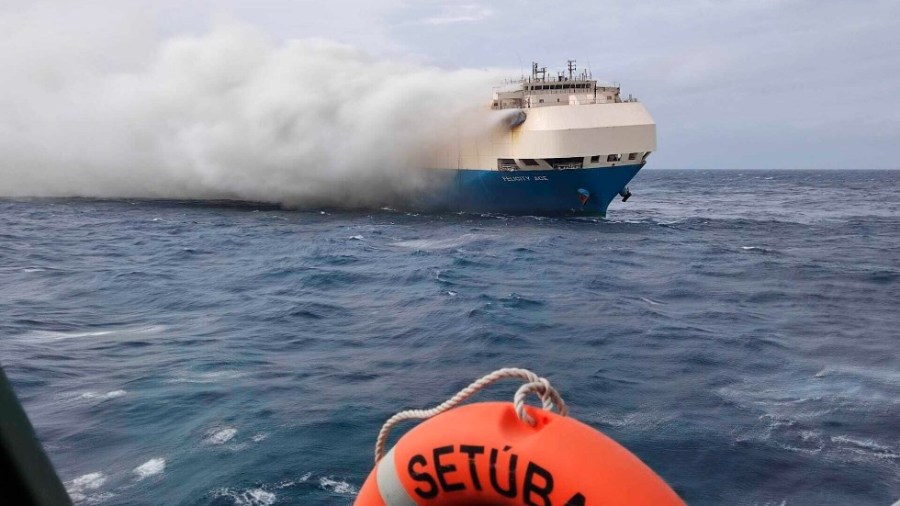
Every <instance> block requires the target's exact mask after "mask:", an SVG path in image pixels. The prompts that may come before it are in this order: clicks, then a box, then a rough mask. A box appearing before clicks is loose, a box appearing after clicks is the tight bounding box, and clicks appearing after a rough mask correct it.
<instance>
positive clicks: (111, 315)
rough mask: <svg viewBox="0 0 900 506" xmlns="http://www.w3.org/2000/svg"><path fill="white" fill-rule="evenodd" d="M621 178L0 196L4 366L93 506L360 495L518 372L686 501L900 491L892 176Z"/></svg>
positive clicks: (800, 499)
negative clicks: (303, 190)
mask: <svg viewBox="0 0 900 506" xmlns="http://www.w3.org/2000/svg"><path fill="white" fill-rule="evenodd" d="M631 188H632V191H633V192H634V197H632V199H630V200H629V201H628V202H626V203H622V202H619V201H617V202H615V203H613V204H612V205H611V206H610V210H609V216H608V217H607V219H593V218H543V217H531V216H519V217H514V216H501V215H478V214H438V215H429V214H416V213H407V212H401V211H396V210H391V209H382V210H373V211H368V212H362V211H341V210H335V209H311V210H310V209H306V210H288V209H281V208H278V207H274V206H267V205H261V204H253V203H229V202H196V201H148V200H89V199H17V200H10V199H6V200H0V360H2V365H3V367H4V369H5V370H6V373H7V375H8V376H9V377H10V379H11V381H12V383H13V385H14V387H15V388H16V391H17V393H18V395H19V397H20V399H21V401H22V403H23V405H24V407H25V409H26V411H27V413H28V414H29V416H30V418H31V420H32V423H33V424H34V426H35V428H36V431H37V433H38V435H39V438H40V439H41V441H42V443H43V444H44V447H45V449H46V451H47V453H48V455H49V457H50V458H51V460H52V461H53V463H54V465H55V466H56V469H57V472H58V474H59V476H60V478H61V479H62V480H63V481H64V482H65V484H66V487H67V489H68V490H69V492H70V494H71V496H72V497H73V499H74V500H75V502H76V503H77V504H105V505H119V504H128V505H141V504H186V505H232V504H235V505H250V504H254V505H268V504H304V505H305V504H311V505H314V504H326V505H330V504H335V505H343V504H350V503H352V501H353V499H354V495H355V494H356V492H357V491H358V490H359V488H360V486H361V485H362V483H363V482H364V480H365V478H366V476H367V474H368V472H369V471H370V469H371V465H372V451H373V445H374V442H375V437H376V435H377V432H378V429H379V428H380V427H381V424H382V423H383V422H384V421H385V420H386V419H387V418H388V417H390V416H391V415H392V414H393V413H395V412H397V411H399V410H402V409H406V408H414V407H423V408H424V407H430V406H433V405H436V404H438V403H440V402H442V401H443V400H445V399H446V398H448V397H450V396H451V395H452V394H453V393H455V392H456V391H457V390H459V389H460V388H462V387H464V386H465V385H467V384H468V383H469V382H471V381H472V380H474V379H476V378H478V377H480V376H482V375H484V374H486V373H488V372H490V371H492V370H494V369H498V368H500V367H504V366H518V367H526V368H529V369H532V370H534V371H535V372H537V373H538V374H540V375H542V376H545V377H547V378H548V379H549V380H550V381H551V382H552V384H553V385H554V386H555V387H556V388H557V389H558V390H559V391H560V393H561V394H562V396H563V398H564V399H566V401H567V403H568V404H569V407H570V409H571V416H573V417H575V418H577V419H579V420H581V421H583V422H585V423H587V424H589V425H591V426H593V427H595V428H596V429H598V430H601V431H603V432H604V433H606V434H607V435H609V436H611V437H613V438H614V439H616V440H617V441H619V442H620V443H621V444H623V445H624V446H626V447H627V448H629V449H630V450H631V451H633V452H634V453H635V454H636V455H638V456H639V457H640V458H641V459H642V460H644V461H645V462H646V463H647V464H648V465H649V466H650V467H652V468H653V469H654V470H655V471H656V472H657V473H659V474H660V475H661V476H662V477H663V478H664V479H665V480H666V481H667V482H668V483H670V484H671V485H672V487H673V488H674V489H675V490H676V491H677V492H678V493H679V494H680V495H681V496H682V497H683V498H684V499H685V500H686V501H687V502H688V503H689V504H693V505H718V504H730V505H773V506H775V505H785V506H795V505H842V506H843V505H868V504H871V505H889V504H891V503H892V502H893V501H896V500H898V499H900V171H845V172H838V171H744V172H739V171H700V170H697V171H666V170H645V171H643V172H641V173H640V174H639V175H638V176H637V178H636V179H635V180H634V181H633V182H632V184H631ZM517 386H518V385H517V384H516V383H515V382H507V383H500V384H498V385H495V386H494V387H492V388H490V389H488V390H487V391H485V392H482V393H481V394H479V396H478V397H476V399H475V400H476V401H477V400H506V399H509V400H511V399H512V394H513V392H514V391H515V389H516V387H517ZM410 425H411V424H407V425H405V426H403V427H401V430H400V431H396V432H402V430H403V429H404V428H407V427H409V426H410Z"/></svg>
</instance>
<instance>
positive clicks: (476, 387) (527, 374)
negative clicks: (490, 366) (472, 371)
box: [375, 367, 569, 464]
mask: <svg viewBox="0 0 900 506" xmlns="http://www.w3.org/2000/svg"><path fill="white" fill-rule="evenodd" d="M508 378H513V379H521V380H524V381H525V384H523V385H522V386H520V387H519V389H518V390H516V394H515V395H514V396H513V406H514V407H515V410H516V414H517V415H518V417H519V419H520V420H522V421H523V422H525V423H527V424H529V425H534V420H533V419H532V418H531V416H530V415H529V414H528V413H527V412H526V411H525V398H526V397H527V396H528V394H530V393H534V394H537V396H538V397H540V399H541V404H542V405H543V408H544V409H545V410H547V411H551V410H552V409H553V408H554V407H555V408H556V410H557V411H558V412H559V414H560V415H561V416H566V415H568V414H569V408H568V407H567V406H566V403H565V401H563V399H562V397H561V396H560V395H559V392H557V391H556V389H555V388H553V387H552V386H550V381H549V380H547V378H542V377H540V376H538V375H537V374H535V373H533V372H531V371H529V370H528V369H520V368H517V367H505V368H503V369H498V370H496V371H494V372H492V373H490V374H488V375H485V376H484V377H482V378H480V379H478V380H477V381H474V382H472V384H470V385H469V386H467V387H466V388H463V389H462V390H460V391H459V392H457V393H456V395H454V396H453V397H451V398H449V399H447V400H446V401H444V402H442V403H441V404H439V405H437V406H435V407H433V408H431V409H407V410H405V411H401V412H399V413H397V414H396V415H394V416H392V417H390V418H388V420H387V421H386V422H384V425H383V426H382V427H381V430H380V431H379V432H378V439H377V440H376V441H375V463H376V464H378V462H379V461H380V460H381V459H382V457H384V447H385V444H386V443H387V438H388V434H389V433H390V431H391V429H393V428H394V426H395V425H397V424H398V423H400V422H403V421H406V420H425V419H428V418H431V417H433V416H436V415H439V414H441V413H443V412H445V411H447V410H449V409H452V408H454V407H456V406H457V405H459V404H460V403H462V402H463V401H465V400H466V399H468V398H470V397H472V396H473V395H475V394H476V393H478V392H480V391H481V390H483V389H485V388H486V387H488V386H490V385H491V384H493V383H496V382H497V381H500V380H502V379H508Z"/></svg>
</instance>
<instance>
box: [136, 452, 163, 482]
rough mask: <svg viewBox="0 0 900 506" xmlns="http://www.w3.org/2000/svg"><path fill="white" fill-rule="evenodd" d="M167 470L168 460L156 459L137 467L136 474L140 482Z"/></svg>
mask: <svg viewBox="0 0 900 506" xmlns="http://www.w3.org/2000/svg"><path fill="white" fill-rule="evenodd" d="M165 470H166V459H164V458H161V457H160V458H155V459H150V460H148V461H147V462H144V463H143V464H141V465H139V466H137V467H135V468H134V474H136V475H137V477H138V479H139V480H143V479H144V478H147V477H148V476H153V475H154V474H159V473H161V472H163V471H165Z"/></svg>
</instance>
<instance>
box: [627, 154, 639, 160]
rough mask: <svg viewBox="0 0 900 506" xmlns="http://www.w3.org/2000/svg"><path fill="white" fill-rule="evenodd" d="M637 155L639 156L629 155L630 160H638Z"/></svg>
mask: <svg viewBox="0 0 900 506" xmlns="http://www.w3.org/2000/svg"><path fill="white" fill-rule="evenodd" d="M637 155H638V154H637V153H629V154H628V159H629V160H637Z"/></svg>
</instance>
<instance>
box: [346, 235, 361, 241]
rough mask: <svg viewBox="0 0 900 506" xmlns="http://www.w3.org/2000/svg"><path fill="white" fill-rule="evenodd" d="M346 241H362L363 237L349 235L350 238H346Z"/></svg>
mask: <svg viewBox="0 0 900 506" xmlns="http://www.w3.org/2000/svg"><path fill="white" fill-rule="evenodd" d="M347 239H349V240H351V241H362V240H363V236H361V235H351V236H350V237H348V238H347Z"/></svg>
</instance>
